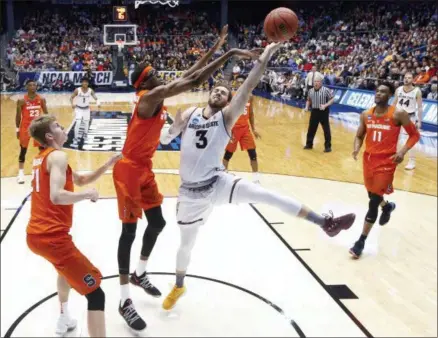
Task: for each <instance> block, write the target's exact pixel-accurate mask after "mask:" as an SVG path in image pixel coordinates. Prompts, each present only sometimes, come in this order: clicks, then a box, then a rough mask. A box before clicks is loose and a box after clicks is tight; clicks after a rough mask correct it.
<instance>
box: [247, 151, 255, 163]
mask: <svg viewBox="0 0 438 338" xmlns="http://www.w3.org/2000/svg"><path fill="white" fill-rule="evenodd" d="M248 155H249V159H250V160H251V161H257V152H256V150H255V149H248Z"/></svg>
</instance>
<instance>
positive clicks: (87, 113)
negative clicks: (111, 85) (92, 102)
mask: <svg viewBox="0 0 438 338" xmlns="http://www.w3.org/2000/svg"><path fill="white" fill-rule="evenodd" d="M90 119H91V111H90V109H86V110H84V112H83V114H82V120H83V125H84V132H83V133H82V137H83V139H84V140H85V139H86V138H87V135H88V128H89V127H90Z"/></svg>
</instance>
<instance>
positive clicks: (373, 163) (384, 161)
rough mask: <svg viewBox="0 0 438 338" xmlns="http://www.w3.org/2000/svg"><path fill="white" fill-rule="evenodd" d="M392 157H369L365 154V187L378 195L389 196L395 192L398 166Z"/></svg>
mask: <svg viewBox="0 0 438 338" xmlns="http://www.w3.org/2000/svg"><path fill="white" fill-rule="evenodd" d="M390 156H391V155H371V156H370V155H369V154H366V153H364V157H363V176H364V183H365V187H366V188H367V190H368V191H369V192H372V193H374V194H376V195H379V196H383V195H389V194H392V193H393V192H394V187H393V182H394V173H395V170H396V168H397V164H396V163H394V162H392V160H391V159H390Z"/></svg>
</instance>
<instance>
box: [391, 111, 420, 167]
mask: <svg viewBox="0 0 438 338" xmlns="http://www.w3.org/2000/svg"><path fill="white" fill-rule="evenodd" d="M394 120H395V121H396V122H398V123H399V124H400V125H401V126H403V128H404V129H405V130H406V132H407V133H408V135H409V137H408V139H407V140H406V143H405V145H404V146H403V147H402V148H401V149H400V150H399V151H398V152H397V153H395V154H394V155H393V156H391V158H392V160H393V161H394V162H395V163H402V162H403V159H404V157H405V155H406V153H407V152H408V151H409V150H410V149H411V148H412V147H413V146H414V145H415V144H416V143H417V142H418V141H419V140H420V133H419V132H418V129H417V127H415V124H413V123H412V121H411V119H410V117H409V114H408V113H407V112H406V111H404V110H396V111H395V113H394Z"/></svg>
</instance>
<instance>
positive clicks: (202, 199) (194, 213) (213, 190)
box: [176, 172, 243, 227]
mask: <svg viewBox="0 0 438 338" xmlns="http://www.w3.org/2000/svg"><path fill="white" fill-rule="evenodd" d="M241 181H243V180H242V179H240V178H239V177H237V176H234V175H232V174H229V173H226V172H218V176H217V177H216V181H214V182H213V183H211V184H209V185H207V186H204V187H202V188H187V187H186V186H185V185H184V184H182V185H181V187H180V188H179V196H178V202H177V207H176V219H177V221H178V224H179V225H180V226H184V227H188V226H199V225H203V224H205V222H207V219H208V217H209V216H210V214H211V212H212V211H213V208H214V207H215V206H216V205H222V204H228V203H236V200H235V199H233V196H234V194H235V193H236V189H238V185H239V184H238V183H241Z"/></svg>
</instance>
